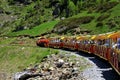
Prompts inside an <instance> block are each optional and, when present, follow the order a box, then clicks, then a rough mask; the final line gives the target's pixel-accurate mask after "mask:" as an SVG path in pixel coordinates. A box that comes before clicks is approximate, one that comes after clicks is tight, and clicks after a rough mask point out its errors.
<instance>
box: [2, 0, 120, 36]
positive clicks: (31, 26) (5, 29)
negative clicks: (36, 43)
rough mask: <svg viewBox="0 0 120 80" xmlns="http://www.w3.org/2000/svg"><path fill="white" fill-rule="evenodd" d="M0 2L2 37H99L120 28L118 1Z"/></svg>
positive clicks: (46, 0) (28, 0)
mask: <svg viewBox="0 0 120 80" xmlns="http://www.w3.org/2000/svg"><path fill="white" fill-rule="evenodd" d="M0 3H1V4H2V5H0V35H1V36H2V35H8V36H16V35H32V36H38V35H40V34H44V33H45V34H47V33H51V32H52V33H57V34H61V33H63V34H70V35H73V34H84V33H85V34H99V33H105V32H110V31H113V30H118V29H120V26H119V21H120V19H119V16H120V15H119V12H120V2H119V1H116V0H95V1H93V0H86V1H83V0H67V1H66V0H2V1H0ZM51 21H52V22H51ZM43 24H44V25H43ZM49 25H50V26H49Z"/></svg>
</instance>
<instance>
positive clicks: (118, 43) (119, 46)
mask: <svg viewBox="0 0 120 80" xmlns="http://www.w3.org/2000/svg"><path fill="white" fill-rule="evenodd" d="M117 47H118V49H120V38H118V42H117Z"/></svg>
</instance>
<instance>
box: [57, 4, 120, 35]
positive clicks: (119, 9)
mask: <svg viewBox="0 0 120 80" xmlns="http://www.w3.org/2000/svg"><path fill="white" fill-rule="evenodd" d="M119 13H120V3H119V4H118V5H116V6H115V7H113V8H112V9H110V10H108V11H107V12H102V13H101V12H96V11H93V12H91V13H88V11H82V12H81V13H79V14H77V15H75V16H72V17H70V18H71V19H72V18H73V21H74V18H79V17H83V16H93V17H94V19H93V20H92V21H91V22H90V23H86V24H80V25H79V26H80V29H81V30H82V29H83V30H84V29H87V30H88V31H92V32H91V33H90V34H101V33H107V32H111V31H117V30H119V28H120V25H119V24H117V26H115V27H112V28H110V26H108V25H107V23H108V22H109V20H112V19H114V17H117V16H120V14H119ZM106 15H109V16H108V18H104V19H103V20H101V21H98V20H97V19H98V18H99V17H101V16H106ZM68 20H69V19H66V21H68ZM116 20H117V21H118V22H119V21H120V19H119V18H118V19H116ZM116 20H113V22H115V21H116ZM68 22H70V21H68ZM98 23H102V24H103V26H98V27H97V26H96V25H97V24H98ZM63 24H65V23H63ZM115 24H116V23H115ZM58 27H59V26H58ZM68 27H69V26H68ZM68 32H69V31H68Z"/></svg>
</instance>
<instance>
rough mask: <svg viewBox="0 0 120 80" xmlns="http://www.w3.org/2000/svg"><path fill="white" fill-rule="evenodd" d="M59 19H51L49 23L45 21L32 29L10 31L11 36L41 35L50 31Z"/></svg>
mask: <svg viewBox="0 0 120 80" xmlns="http://www.w3.org/2000/svg"><path fill="white" fill-rule="evenodd" d="M57 23H58V21H51V22H47V23H43V24H41V25H39V26H36V27H34V28H33V29H30V30H23V31H18V32H12V33H9V34H8V35H9V36H17V35H32V36H36V35H40V34H42V33H45V32H48V31H50V30H52V29H53V27H54V25H55V24H57Z"/></svg>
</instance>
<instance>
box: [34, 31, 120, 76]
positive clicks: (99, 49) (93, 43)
mask: <svg viewBox="0 0 120 80" xmlns="http://www.w3.org/2000/svg"><path fill="white" fill-rule="evenodd" d="M36 44H37V45H38V46H41V47H49V48H60V49H63V48H64V49H71V50H78V51H83V52H87V53H89V54H94V55H97V56H99V57H100V58H103V59H105V60H107V61H108V62H109V63H110V64H111V66H112V67H113V68H114V69H115V71H116V72H117V73H118V74H119V75H120V31H116V32H110V33H105V34H98V35H79V36H60V37H51V38H45V37H41V38H39V39H38V40H37V41H36Z"/></svg>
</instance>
